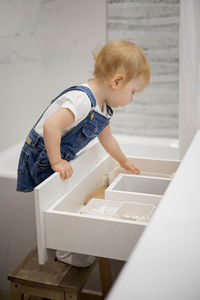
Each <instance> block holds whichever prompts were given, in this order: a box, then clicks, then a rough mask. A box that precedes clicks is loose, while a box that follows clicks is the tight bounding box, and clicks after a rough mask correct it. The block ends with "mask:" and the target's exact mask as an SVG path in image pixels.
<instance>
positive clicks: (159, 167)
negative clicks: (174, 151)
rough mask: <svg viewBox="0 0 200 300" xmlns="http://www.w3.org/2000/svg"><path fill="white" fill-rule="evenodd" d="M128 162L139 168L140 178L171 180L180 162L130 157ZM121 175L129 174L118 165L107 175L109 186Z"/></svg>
mask: <svg viewBox="0 0 200 300" xmlns="http://www.w3.org/2000/svg"><path fill="white" fill-rule="evenodd" d="M129 160H130V161H132V162H133V163H134V164H135V165H136V166H138V167H139V168H140V170H141V175H142V176H151V177H162V178H168V179H171V178H172V177H173V176H174V174H175V172H176V170H177V168H178V166H179V164H180V161H176V160H174V161H173V160H164V159H155V158H146V157H134V156H130V157H129ZM121 173H122V174H131V173H130V172H128V171H126V170H124V169H123V168H122V167H120V166H119V165H116V166H115V168H113V169H112V170H110V171H109V173H108V177H109V184H111V183H112V181H113V180H114V179H115V178H116V177H117V176H118V175H119V174H121Z"/></svg>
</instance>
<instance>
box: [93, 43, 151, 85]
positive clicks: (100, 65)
mask: <svg viewBox="0 0 200 300" xmlns="http://www.w3.org/2000/svg"><path fill="white" fill-rule="evenodd" d="M94 61H95V63H94V72H93V75H94V78H96V79H98V80H106V81H108V82H109V79H111V78H112V77H113V76H114V75H115V74H117V73H122V74H123V75H124V82H123V84H124V85H126V84H127V83H128V82H129V81H130V80H131V79H134V78H137V77H142V78H143V79H144V86H146V85H147V84H148V83H149V82H150V78H151V72H150V67H149V63H148V61H147V59H146V56H145V54H144V52H143V51H142V49H140V48H139V47H138V46H137V45H136V44H134V43H132V42H129V41H114V42H110V43H108V44H107V45H105V46H104V47H103V48H102V49H101V50H100V51H99V52H98V53H97V54H95V55H94Z"/></svg>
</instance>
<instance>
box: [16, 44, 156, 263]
mask: <svg viewBox="0 0 200 300" xmlns="http://www.w3.org/2000/svg"><path fill="white" fill-rule="evenodd" d="M94 60H95V63H94V72H93V75H94V76H93V78H92V79H90V80H88V83H84V84H81V85H79V86H73V87H70V88H68V89H66V90H64V91H63V92H62V93H61V94H59V95H58V96H57V97H56V98H55V99H54V100H53V101H52V103H51V105H50V106H49V107H48V108H47V109H46V110H45V111H44V113H43V114H42V116H41V117H40V119H39V120H38V121H37V123H36V124H35V125H34V127H33V128H32V130H31V131H30V133H29V135H28V137H27V138H26V141H25V144H24V146H23V148H22V152H21V155H20V159H19V165H18V178H17V190H18V191H23V192H29V191H32V190H33V189H34V187H36V186H37V185H38V184H40V183H41V182H42V181H43V180H45V179H46V178H47V177H49V176H50V175H51V174H53V173H54V172H59V173H60V176H61V178H62V179H68V178H70V177H71V176H72V174H73V169H72V167H71V164H70V161H71V160H73V159H74V158H75V157H76V154H77V153H78V152H79V151H80V150H81V149H83V148H84V147H85V146H86V145H87V144H88V143H89V142H90V141H91V140H93V139H94V138H95V137H97V136H98V139H99V142H100V143H101V145H102V146H103V147H104V148H105V150H106V151H107V152H108V153H109V154H110V155H111V156H112V157H113V158H114V159H115V160H117V161H118V162H119V164H120V165H121V166H122V167H123V168H124V169H126V170H128V171H131V172H132V173H134V174H139V173H140V170H139V168H138V167H137V166H135V165H134V164H133V163H132V162H131V161H129V160H128V158H127V157H126V156H125V155H124V153H123V152H122V151H121V149H120V147H119V145H118V143H117V141H116V139H115V138H114V137H113V136H112V132H111V128H110V124H109V122H110V118H111V117H112V114H113V111H112V108H116V107H119V106H124V105H126V104H128V103H129V102H130V101H132V99H133V95H134V94H135V93H138V92H140V91H142V90H143V89H144V88H145V87H146V86H147V84H148V83H149V81H150V68H149V64H148V62H147V59H146V57H145V55H144V53H143V51H142V50H141V49H140V48H139V47H138V46H137V45H136V44H134V43H132V42H129V41H115V42H110V43H108V44H107V45H105V46H104V47H103V48H102V49H101V50H100V51H99V52H98V53H97V54H96V55H95V57H94ZM76 256H77V257H78V260H79V261H80V263H79V262H77V263H76V262H75V261H76V259H74V257H76ZM57 257H58V259H59V258H60V260H62V258H63V257H64V259H63V261H65V262H68V263H71V264H73V265H77V266H87V265H89V264H90V263H91V262H92V261H93V257H90V256H83V255H79V256H78V254H77V255H75V256H74V257H73V258H72V254H70V253H66V252H62V253H61V252H60V257H59V252H58V253H57ZM85 258H86V259H85ZM87 258H88V259H87ZM84 259H85V261H87V262H86V263H85V264H84V262H83V260H84ZM78 260H77V261H78ZM73 261H74V263H73Z"/></svg>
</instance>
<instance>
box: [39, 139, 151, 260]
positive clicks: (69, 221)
mask: <svg viewBox="0 0 200 300" xmlns="http://www.w3.org/2000/svg"><path fill="white" fill-rule="evenodd" d="M138 159H139V158H138ZM140 160H141V161H142V158H140ZM144 165H145V164H144ZM115 166H116V163H115V162H114V160H113V159H112V158H111V157H110V156H108V155H107V154H106V153H105V151H104V150H103V149H102V147H101V146H100V145H99V144H98V143H93V144H91V145H90V147H88V149H87V152H82V154H81V155H80V156H79V157H78V158H77V159H76V160H74V161H73V162H72V167H73V170H74V174H73V176H72V177H71V178H70V179H69V180H67V181H63V180H61V179H60V175H59V174H58V173H55V174H53V175H52V176H51V177H49V178H48V179H47V180H45V181H44V182H43V183H41V184H40V185H39V186H37V187H36V188H35V191H34V192H35V205H36V223H37V237H38V252H39V263H40V264H44V263H45V261H46V259H47V258H48V251H49V249H59V250H64V251H65V250H66V251H72V252H77V253H83V254H91V255H95V256H100V257H107V258H113V259H119V260H127V258H128V256H129V255H130V253H131V251H132V249H133V247H134V246H135V244H136V243H137V241H138V239H139V237H140V235H141V233H142V232H143V230H144V228H145V226H146V223H145V222H137V221H136V222H133V221H132V220H124V219H121V218H113V217H107V216H106V217H105V218H104V217H102V216H93V215H86V214H81V213H80V209H81V208H83V206H84V201H85V199H86V197H87V196H88V195H89V194H90V193H92V191H93V190H94V189H96V188H98V187H100V186H102V185H104V184H105V183H106V182H107V181H108V180H107V179H108V173H109V172H110V170H111V169H113V168H115ZM138 177H139V176H138ZM149 196H151V195H149ZM147 197H148V195H147ZM121 201H122V202H123V201H125V199H123V198H122V199H121ZM146 203H148V201H147V202H146Z"/></svg>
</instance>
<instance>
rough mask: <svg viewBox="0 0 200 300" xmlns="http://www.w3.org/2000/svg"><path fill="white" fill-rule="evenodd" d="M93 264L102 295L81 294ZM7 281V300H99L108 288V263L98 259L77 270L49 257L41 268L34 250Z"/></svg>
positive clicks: (109, 278) (83, 291)
mask: <svg viewBox="0 0 200 300" xmlns="http://www.w3.org/2000/svg"><path fill="white" fill-rule="evenodd" d="M97 262H98V264H99V270H100V279H101V286H102V293H100V292H96V291H90V290H83V287H84V285H85V284H86V282H87V280H88V278H89V275H90V274H91V272H92V271H93V269H94V267H95V265H96V263H97ZM8 280H10V281H11V290H10V300H22V299H24V297H25V295H30V296H38V297H43V298H48V299H53V300H61V299H62V300H78V299H81V300H82V299H85V300H87V299H92V300H100V299H104V297H105V296H106V294H107V293H108V291H109V289H110V287H111V273H110V268H109V260H108V259H105V258H99V259H97V260H96V261H95V262H94V263H93V264H92V265H91V266H89V267H87V268H77V267H72V266H70V265H67V264H64V263H62V262H59V261H55V256H51V257H50V258H49V259H48V261H47V262H46V263H45V265H39V264H38V255H37V247H35V248H34V249H32V250H31V251H30V252H29V253H28V255H27V256H26V257H24V259H23V260H22V261H21V262H20V263H19V265H17V267H16V268H15V269H14V270H13V271H11V273H10V274H9V275H8Z"/></svg>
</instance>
